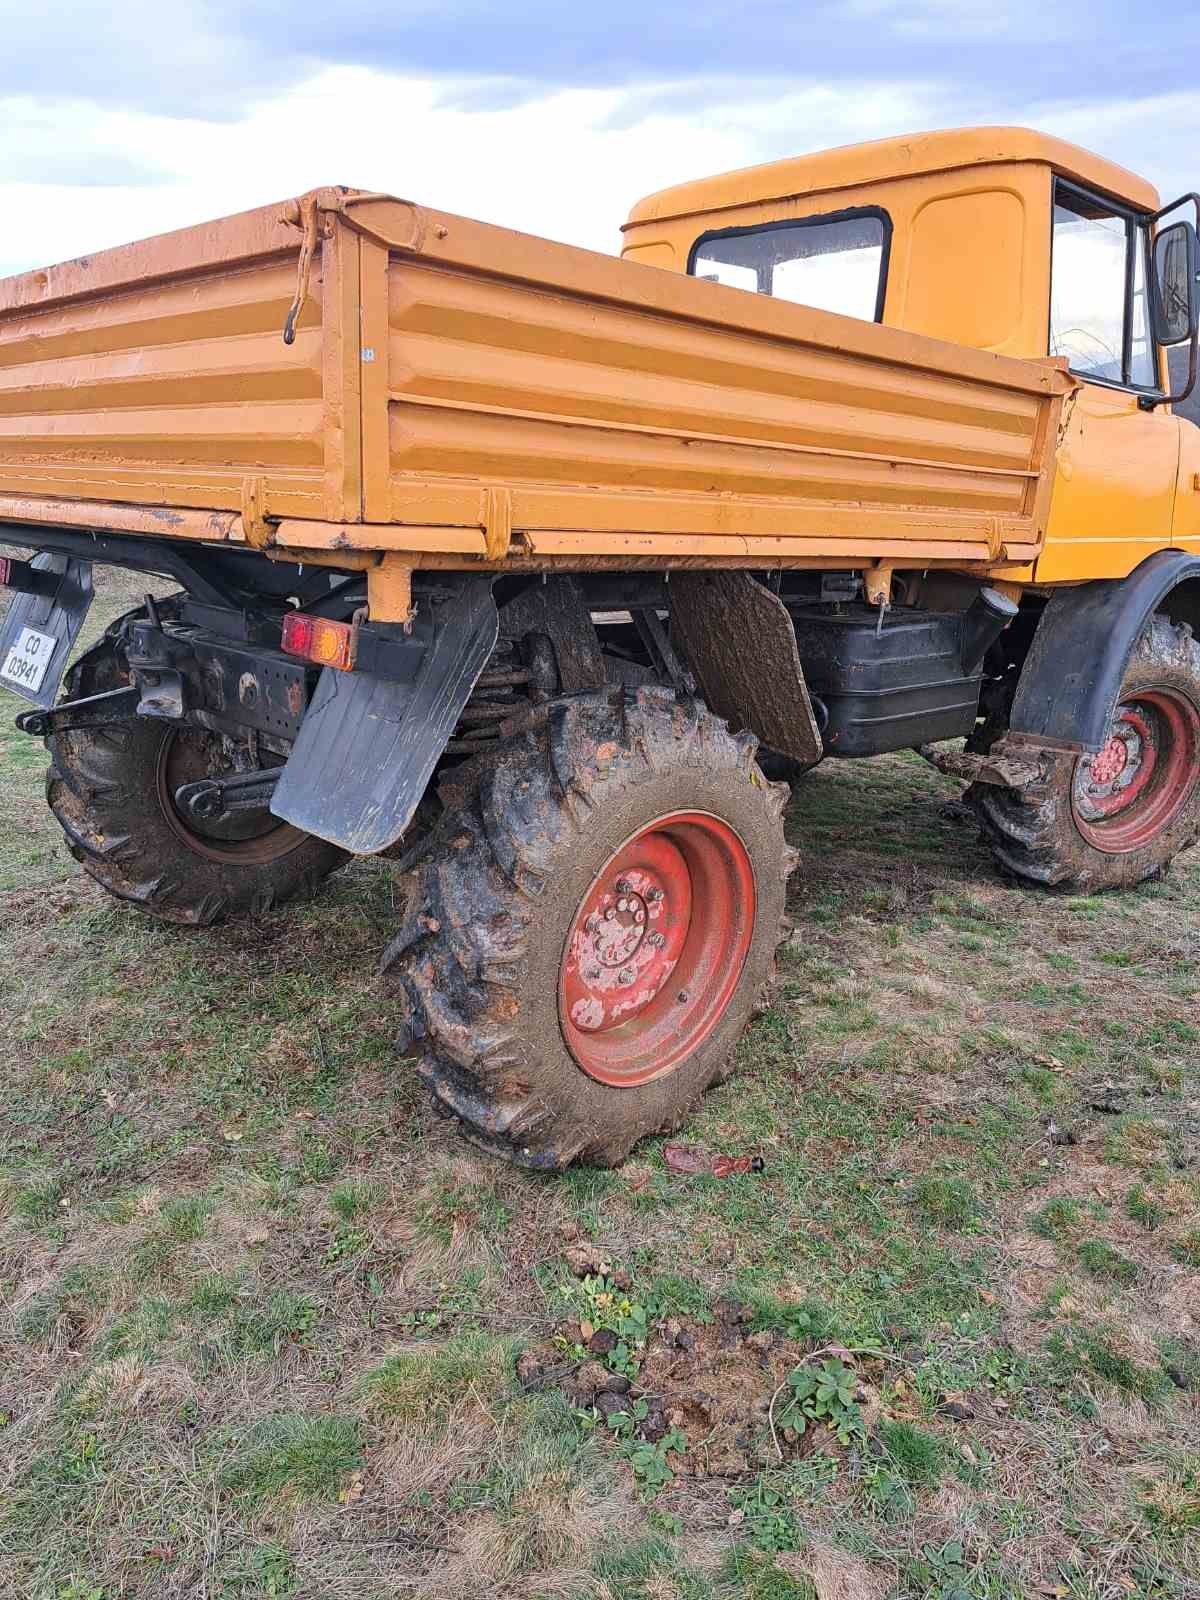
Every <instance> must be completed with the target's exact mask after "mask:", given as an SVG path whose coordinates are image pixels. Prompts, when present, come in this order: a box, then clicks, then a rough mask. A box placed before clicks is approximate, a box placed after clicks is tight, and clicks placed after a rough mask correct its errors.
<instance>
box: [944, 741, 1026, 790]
mask: <svg viewBox="0 0 1200 1600" xmlns="http://www.w3.org/2000/svg"><path fill="white" fill-rule="evenodd" d="M917 754H918V755H919V756H920V757H921V758H922V759H923V760H925V761H928V763H929V765H930V766H931V767H936V768H937V770H938V771H939V772H944V773H945V775H946V776H947V777H948V778H961V779H962V781H963V782H964V783H993V784H996V785H997V786H998V787H1000V788H1002V789H1028V788H1029V787H1030V785H1031V784H1034V783H1039V782H1041V780H1042V778H1043V777H1044V776H1045V773H1044V772H1043V770H1042V762H1041V760H1040V759H1039V758H1038V757H1037V756H1036V755H1033V754H1028V753H1025V754H1022V753H1021V752H1019V751H1016V750H1013V749H1011V748H1008V747H1007V746H1006V742H1005V740H1004V739H1003V738H1000V739H998V740H997V741H996V743H995V744H994V745H993V746H992V748H991V749H990V750H989V751H988V752H987V754H986V755H981V754H975V753H974V752H971V751H967V750H941V749H939V748H938V746H937V745H934V744H921V745H918V746H917Z"/></svg>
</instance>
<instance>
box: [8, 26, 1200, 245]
mask: <svg viewBox="0 0 1200 1600" xmlns="http://www.w3.org/2000/svg"><path fill="white" fill-rule="evenodd" d="M0 17H2V20H3V23H4V30H3V38H4V49H3V51H2V52H0V203H2V207H3V215H4V217H5V227H4V229H3V235H2V237H0V275H3V274H4V273H8V272H14V271H19V270H21V269H23V268H25V267H29V266H37V265H45V264H47V263H49V262H52V261H58V260H63V259H65V258H67V257H69V256H73V255H77V254H81V253H84V252H86V251H89V250H94V249H98V248H100V247H102V246H104V245H106V244H115V243H119V242H122V241H124V240H127V239H132V238H138V237H142V236H144V235H146V234H150V233H158V232H161V231H163V230H164V229H167V228H172V227H178V226H182V225H183V224H186V223H189V222H195V221H199V220H202V219H203V218H206V217H212V216H219V215H222V214H224V213H227V212H230V211H237V210H242V209H244V208H245V207H247V206H252V205H259V204H264V203H267V202H270V201H274V200H278V199H281V198H283V197H285V196H287V195H291V194H296V193H299V192H301V191H302V190H304V189H308V188H312V187H314V186H316V185H318V184H326V183H347V184H352V185H355V186H357V187H360V188H369V189H385V190H388V191H390V192H392V193H394V194H400V195H403V196H405V197H408V198H411V199H415V200H420V201H425V202H427V203H429V204H431V205H436V206H438V207H440V208H442V209H444V210H449V211H459V212H463V213H466V214H468V215H472V216H477V217H483V218H485V219H487V220H489V221H498V222H506V223H509V224H511V225H512V226H515V227H519V228H524V229H527V230H529V231H531V232H535V233H544V234H548V235H550V236H552V237H555V238H561V239H567V240H570V241H572V242H575V243H579V244H585V245H589V246H592V247H593V248H596V249H602V250H609V249H614V248H615V247H616V245H617V239H618V235H617V229H618V226H619V224H620V222H621V220H622V219H623V217H624V216H625V213H626V212H627V211H628V209H629V206H630V204H631V203H632V202H633V201H634V200H635V199H637V198H638V197H639V196H640V195H642V194H645V193H647V192H648V191H650V190H653V189H657V188H661V187H662V186H664V185H665V184H669V183H674V182H677V181H679V180H681V179H685V178H690V177H697V176H701V175H703V174H705V173H710V172H719V171H723V170H725V169H728V168H730V167H736V166H744V165H747V164H749V163H751V162H756V161H768V160H772V159H774V158H775V157H778V156H784V155H792V154H797V153H800V152H803V151H806V150H814V149H820V148H823V147H824V146H827V145H831V144H843V143H847V142H851V141H854V140H858V139H868V138H877V137H880V136H883V135H886V134H892V133H905V132H913V131H916V130H918V129H923V128H933V127H945V126H951V125H954V124H958V123H972V122H974V123H981V122H1001V121H1003V122H1024V123H1032V124H1034V125H1037V126H1040V127H1043V128H1045V129H1048V130H1049V131H1051V132H1055V133H1059V134H1061V135H1064V136H1065V137H1067V138H1070V139H1074V140H1076V141H1078V142H1079V143H1082V144H1086V145H1088V146H1090V147H1092V148H1093V149H1096V150H1098V151H1100V152H1101V153H1103V154H1105V155H1107V156H1110V157H1112V158H1114V159H1115V160H1117V161H1120V162H1122V163H1124V164H1125V165H1127V166H1131V167H1133V168H1135V169H1136V170H1138V171H1140V172H1143V173H1144V174H1146V175H1147V176H1148V177H1150V178H1151V179H1152V180H1153V181H1155V182H1156V183H1157V184H1158V185H1159V187H1160V188H1161V189H1162V190H1163V191H1164V193H1166V194H1169V195H1170V196H1171V197H1173V196H1174V195H1175V194H1176V193H1178V192H1180V191H1182V190H1184V189H1187V188H1190V187H1193V186H1195V185H1196V184H1197V183H1198V182H1200V170H1197V169H1198V168H1200V155H1196V156H1194V155H1193V148H1194V145H1195V143H1196V134H1197V131H1198V125H1200V88H1196V87H1194V85H1195V84H1196V82H1197V76H1198V75H1197V73H1196V68H1195V55H1196V52H1197V47H1200V9H1198V8H1197V6H1196V0H1158V3H1157V4H1153V5H1151V4H1145V5H1143V6H1141V7H1138V8H1135V7H1133V6H1131V5H1129V4H1128V3H1118V0H827V3H822V0H728V3H726V4H718V3H715V0H660V3H656V0H607V3H605V4H602V5H596V4H583V3H581V0H558V3H555V0H390V3H388V4H380V3H378V0H374V3H372V0H286V3H285V0H41V3H40V4H38V5H34V4H32V3H30V0H0Z"/></svg>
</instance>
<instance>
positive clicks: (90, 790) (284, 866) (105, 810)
mask: <svg viewBox="0 0 1200 1600" xmlns="http://www.w3.org/2000/svg"><path fill="white" fill-rule="evenodd" d="M167 604H169V602H167ZM118 629H119V624H115V625H114V627H113V628H111V629H110V630H109V632H108V634H106V635H105V637H104V638H103V639H102V640H101V642H100V643H99V644H98V645H96V646H94V647H93V648H92V649H91V650H89V651H88V652H87V653H86V654H85V655H83V656H81V657H80V658H79V660H78V661H77V662H76V663H75V665H74V666H73V667H72V668H71V671H70V673H69V674H68V676H67V681H66V685H65V689H64V698H65V699H67V700H73V699H76V698H79V697H82V696H85V695H93V694H101V693H104V692H105V691H106V690H110V689H118V688H121V687H122V686H123V685H125V684H127V683H128V682H129V674H128V672H127V670H126V668H125V663H124V659H123V657H122V655H121V652H120V646H119V637H118ZM46 745H47V748H48V750H49V752H50V768H49V771H48V772H47V774H46V799H47V802H48V804H49V806H50V809H51V811H53V813H54V815H55V818H56V819H57V821H58V824H59V826H60V827H61V828H62V830H63V833H64V834H65V835H66V840H67V847H68V849H69V850H70V852H71V854H72V855H73V856H74V857H75V859H76V861H78V862H79V863H80V865H81V866H82V867H83V868H84V870H85V871H86V872H87V873H88V874H89V876H91V877H92V878H94V879H95V880H96V882H97V883H99V884H100V885H101V886H102V887H103V888H104V889H106V890H107V891H108V893H109V894H111V895H113V896H115V897H116V898H117V899H118V900H125V901H128V902H130V903H131V904H133V905H136V906H137V907H138V908H139V909H140V910H142V911H144V912H146V913H147V914H149V915H150V916H153V917H157V918H159V919H160V920H161V921H164V922H173V923H182V924H185V925H191V926H196V927H201V926H206V925H207V924H209V923H213V922H219V921H221V920H223V919H224V918H226V917H228V916H232V915H236V914H237V913H239V912H251V913H255V914H261V913H263V912H265V911H268V910H269V909H270V908H271V907H273V906H276V905H280V904H282V902H283V901H285V900H289V899H292V898H293V897H294V896H296V895H299V894H307V893H311V892H312V891H314V890H315V888H316V887H317V885H318V884H319V883H320V881H321V880H322V879H323V878H325V877H327V876H328V874H329V873H330V872H332V871H333V870H334V869H335V868H336V867H338V866H340V865H341V864H342V863H343V862H344V861H345V860H346V859H347V857H346V854H345V852H344V851H342V850H339V849H338V848H337V847H336V846H335V845H331V844H327V843H326V842H325V840H323V839H317V838H314V837H313V836H312V835H311V834H308V833H304V832H302V831H301V830H300V829H298V828H293V827H291V826H290V825H289V824H288V823H285V822H280V821H279V820H278V818H276V817H273V816H271V815H270V813H269V812H265V811H264V812H250V813H245V814H243V815H241V816H238V817H234V818H230V819H229V820H228V821H227V822H226V823H224V824H223V825H222V824H218V825H216V826H214V828H213V829H211V830H209V831H202V830H201V829H200V828H199V827H198V826H197V825H196V824H194V823H192V822H190V821H189V820H188V819H186V818H185V817H184V816H183V815H182V814H181V812H180V811H179V810H178V808H177V807H176V805H175V801H174V795H175V791H176V790H177V789H178V788H179V786H180V785H181V784H184V783H188V782H191V781H194V780H196V779H199V778H203V777H213V776H222V775H225V774H226V773H231V772H233V771H234V770H236V769H235V766H234V763H233V761H232V759H231V757H230V754H229V748H228V746H227V744H226V743H225V742H224V741H223V740H222V739H221V737H220V736H219V735H217V734H214V733H209V732H207V731H206V730H204V729H201V728H194V729H193V728H179V727H176V726H175V725H173V724H171V723H164V722H158V721H154V720H152V719H150V718H146V717H137V716H125V717H118V718H114V717H112V716H111V715H109V716H103V715H99V714H93V715H92V717H91V719H89V720H88V721H86V722H84V723H82V724H81V723H76V724H74V725H72V726H69V727H67V728H64V729H63V730H62V731H61V732H57V733H52V734H51V735H50V736H49V738H48V739H47V740H46Z"/></svg>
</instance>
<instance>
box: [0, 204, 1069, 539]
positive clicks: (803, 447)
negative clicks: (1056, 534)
mask: <svg viewBox="0 0 1200 1600" xmlns="http://www.w3.org/2000/svg"><path fill="white" fill-rule="evenodd" d="M306 210H307V212H308V214H309V215H311V216H312V217H314V218H315V221H316V226H317V233H318V239H317V244H316V249H315V256H314V259H313V261H312V263H311V267H310V269H309V271H308V273H307V276H306V275H305V274H303V273H301V274H299V277H300V278H301V279H304V280H305V281H301V282H298V267H300V265H301V262H300V257H301V253H302V247H303V241H304V234H303V228H302V221H303V218H304V215H305V212H306ZM294 302H298V304H299V315H298V316H297V318H296V330H295V339H294V343H292V344H291V345H288V344H285V343H284V341H283V338H282V336H281V335H282V330H283V327H284V323H285V319H286V318H287V316H288V312H289V307H291V306H292V305H293V303H294ZM1074 388H1075V380H1074V379H1072V378H1071V377H1069V376H1068V375H1067V373H1066V372H1065V371H1064V370H1063V369H1062V367H1061V365H1060V364H1058V363H1055V362H1051V361H1044V362H1040V363H1035V362H1029V361H1015V360H1009V359H1006V358H1004V357H999V356H996V355H992V354H989V353H986V352H980V351H976V350H970V349H965V348H959V347H955V346H953V345H950V344H947V343H944V342H939V341H934V340H932V339H929V338H925V337H920V336H916V335H914V334H912V333H909V332H906V331H904V330H900V329H892V328H882V327H876V326H872V325H870V324H864V323H861V322H858V321H856V320H854V319H852V318H847V317H842V316H836V315H833V314H830V313H826V312H821V311H816V310H811V309H809V308H807V307H804V306H800V305H790V304H783V303H780V302H778V301H775V302H770V301H768V302H763V301H762V300H760V299H759V298H758V297H755V296H752V295H747V294H744V293H742V292H740V291H738V290H733V289H729V288H725V287H722V286H720V285H716V284H710V283H701V282H697V281H694V280H687V279H684V278H682V277H681V276H675V275H672V274H670V273H663V272H658V271H654V270H652V269H649V268H647V267H644V266H641V265H638V264H637V263H635V262H628V261H625V262H622V261H619V260H615V259H612V258H609V257H605V256H601V255H597V254H594V253H592V252H589V251H585V250H580V249H576V248H574V247H571V246H567V245H560V244H554V243H551V242H549V241H546V240H542V239H535V238H530V237H528V236H525V235H522V234H517V233H513V232H511V231H509V230H507V229H504V228H497V227H493V226H490V225H488V224H484V223H479V222H473V221H469V220H467V219H465V218H461V217H455V216H450V215H446V214H443V213H440V212H434V211H427V210H425V209H423V208H420V207H417V206H414V205H411V204H409V203H407V202H405V201H400V200H395V199H392V198H389V197H386V196H378V195H373V194H366V193H361V192H358V191H347V190H321V191H317V192H316V193H315V194H314V196H313V197H311V200H307V199H306V201H302V202H294V201H293V202H290V203H287V204H284V205H282V206H275V207H265V208H263V209H261V210H258V211H253V212H248V213H245V214H243V215H241V216H237V217H231V218H227V219H225V220H223V221H219V222H214V223H211V224H207V225H205V226H203V227H198V228H189V229H185V230H183V231H181V232H178V233H172V234H167V235H164V236H163V237H161V238H159V239H154V240H147V241H144V242H143V243H140V244H136V245H129V246H124V247H122V248H119V249H115V250H110V251H105V252H102V253H100V254H98V255H96V256H93V257H90V258H88V259H87V260H86V261H79V262H72V263H67V264H66V265H64V266H61V267H57V268H53V269H50V270H49V271H45V272H36V273H27V274H25V275H23V276H21V277H17V278H12V279H9V280H7V281H5V282H3V283H0V519H3V520H13V521H15V520H20V521H23V522H36V521H39V520H45V521H47V522H53V523H55V524H57V525H59V526H64V525H66V526H70V525H78V526H102V527H105V528H109V529H127V530H129V531H131V532H142V533H145V532H155V533H159V534H165V535H167V536H169V537H174V538H198V539H202V540H205V541H210V540H213V539H214V538H215V539H221V540H226V541H233V542H238V541H248V542H251V543H254V544H261V543H262V542H263V541H264V540H265V541H267V542H269V544H270V545H272V546H274V547H276V548H283V549H286V550H288V551H289V552H300V551H307V552H310V553H311V556H310V558H311V559H314V560H321V559H323V558H322V555H321V552H324V551H328V556H327V557H324V559H325V560H327V562H328V564H330V565H337V564H338V563H339V561H341V560H342V558H343V552H344V553H346V554H347V555H348V554H349V553H350V552H358V553H360V556H361V553H363V552H366V553H368V554H371V553H375V554H382V553H384V552H402V553H408V554H411V556H412V558H413V559H412V565H414V566H421V565H441V566H468V565H469V566H471V567H479V568H481V569H488V568H498V569H507V568H510V567H511V568H514V569H520V568H527V567H530V566H533V567H550V566H563V567H576V568H588V567H594V566H607V565H624V566H634V565H638V566H643V565H647V564H651V565H653V564H659V563H661V564H664V565H675V564H678V563H679V562H680V561H681V560H686V561H687V562H688V563H689V564H709V563H711V564H714V565H733V564H738V563H741V562H745V561H756V562H758V564H760V565H762V564H769V565H779V566H791V565H795V566H805V565H809V564H810V563H813V562H817V561H819V562H820V563H822V564H825V565H831V564H832V565H846V566H855V565H864V564H870V563H873V562H876V561H881V560H889V561H893V562H898V563H907V564H957V565H964V564H965V565H973V564H977V563H985V564H987V563H993V564H994V563H997V562H1000V561H1003V560H1005V559H1007V560H1008V561H1017V562H1023V561H1029V560H1031V559H1032V558H1033V557H1034V556H1035V555H1036V553H1037V551H1038V549H1039V548H1040V546H1041V543H1042V540H1043V538H1044V533H1045V525H1046V518H1047V513H1048V505H1049V493H1050V484H1051V477H1052V471H1053V457H1054V441H1055V438H1056V435H1057V432H1058V429H1059V426H1060V422H1061V417H1062V409H1063V404H1064V401H1065V400H1066V398H1067V397H1068V396H1069V395H1070V394H1071V392H1072V391H1073V389H1074ZM345 564H346V565H352V564H353V565H357V564H358V562H354V563H351V562H346V563H345Z"/></svg>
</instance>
